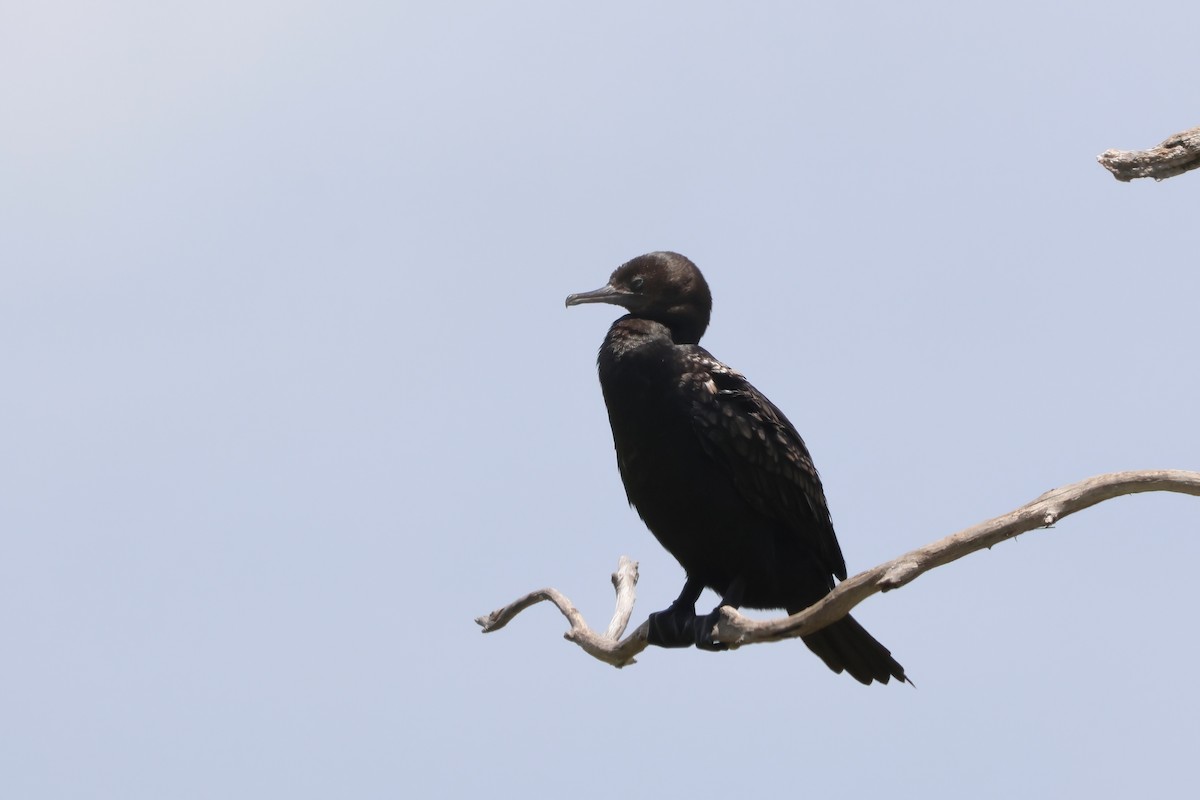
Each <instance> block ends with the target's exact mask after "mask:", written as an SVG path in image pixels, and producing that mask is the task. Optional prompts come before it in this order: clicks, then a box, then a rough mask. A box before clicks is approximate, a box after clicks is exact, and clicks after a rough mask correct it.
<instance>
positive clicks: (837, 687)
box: [0, 0, 1200, 800]
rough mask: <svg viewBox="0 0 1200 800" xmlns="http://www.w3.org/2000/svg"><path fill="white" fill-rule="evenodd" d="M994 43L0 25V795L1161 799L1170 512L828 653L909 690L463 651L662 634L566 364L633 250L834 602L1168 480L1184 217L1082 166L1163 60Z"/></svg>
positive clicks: (813, 11) (950, 570)
mask: <svg viewBox="0 0 1200 800" xmlns="http://www.w3.org/2000/svg"><path fill="white" fill-rule="evenodd" d="M991 7H992V8H993V9H994V10H991V11H981V10H979V9H978V8H974V7H971V6H970V4H966V5H964V4H962V3H916V4H914V3H904V4H896V3H876V2H862V3H844V4H838V5H836V6H834V5H832V4H825V5H821V6H818V5H817V4H803V5H802V4H795V3H781V2H766V3H754V4H746V5H745V7H742V6H739V5H738V4H730V3H708V2H687V3H683V2H678V3H654V4H645V3H641V4H629V3H606V4H603V5H597V6H593V7H592V8H587V7H585V6H583V5H581V4H574V3H549V2H546V3H455V4H450V3H443V4H434V3H424V4H420V5H416V4H412V3H405V2H400V3H396V2H391V3H383V2H379V3H358V2H349V3H347V2H342V3H328V2H320V1H317V0H314V1H313V2H303V1H302V2H299V3H296V2H288V3H284V2H257V1H256V0H249V2H237V3H234V2H207V3H203V4H170V3H168V4H164V3H159V2H155V3H151V2H142V3H134V2H121V0H118V2H115V3H110V4H105V5H103V6H98V5H96V4H89V3H79V2H53V0H51V2H38V3H23V4H17V3H10V4H8V5H6V6H3V7H2V8H0V107H2V108H3V109H4V115H3V116H4V123H3V125H0V343H2V346H0V374H2V375H3V382H2V386H3V389H2V390H0V420H2V422H0V437H2V438H0V442H2V448H0V453H2V455H0V545H2V547H3V551H2V553H0V639H2V642H3V644H2V645H0V652H2V653H3V655H2V657H0V720H3V722H2V723H0V795H3V796H4V797H6V798H14V799H15V798H85V797H86V798H122V799H123V800H129V799H131V798H153V799H154V800H162V799H163V798H223V799H224V798H243V797H244V798H264V797H281V798H282V797H287V798H309V797H311V798H328V797H354V798H375V797H379V798H385V797H386V798H393V797H435V796H436V797H451V798H458V797H464V798H465V797H471V798H474V797H517V796H520V797H566V796H573V797H581V798H600V797H611V796H613V795H614V794H619V795H621V796H624V797H631V798H642V797H654V798H663V797H673V796H684V795H686V796H689V797H696V798H707V797H729V796H734V795H735V794H736V795H744V796H769V797H829V796H833V795H835V794H837V795H839V796H847V797H856V796H863V797H866V796H881V795H883V794H884V793H886V794H887V795H888V796H893V797H920V798H923V799H926V798H962V797H971V798H1012V797H1023V798H1043V797H1044V798H1058V797H1089V798H1107V797H1114V798H1117V797H1119V798H1128V797H1134V796H1137V797H1149V796H1155V795H1167V796H1179V795H1181V794H1184V793H1186V792H1188V791H1191V790H1192V789H1193V788H1194V784H1195V776H1194V773H1195V768H1194V766H1192V765H1193V764H1194V762H1195V752H1196V748H1197V745H1198V744H1200V722H1197V719H1198V714H1197V711H1198V709H1197V705H1198V699H1200V694H1198V690H1197V688H1196V680H1195V677H1194V671H1195V666H1194V665H1195V664H1196V663H1198V662H1200V643H1198V642H1197V636H1196V632H1195V631H1196V624H1195V621H1194V619H1193V616H1194V615H1193V607H1194V604H1195V603H1194V600H1193V598H1192V596H1191V595H1192V593H1191V591H1190V589H1189V587H1190V586H1192V584H1193V583H1194V568H1195V564H1196V563H1198V562H1200V537H1197V527H1198V523H1200V500H1198V499H1197V498H1191V497H1181V496H1174V495H1165V494H1152V495H1141V496H1137V497H1127V498H1119V499H1116V500H1113V501H1111V502H1108V503H1105V504H1103V505H1101V506H1099V507H1097V508H1094V509H1091V510H1089V511H1086V512H1083V513H1081V514H1079V515H1077V516H1073V517H1071V518H1069V519H1067V520H1065V521H1063V522H1062V523H1060V524H1059V525H1058V526H1057V527H1056V528H1054V529H1053V530H1051V531H1038V532H1033V533H1029V534H1026V535H1024V536H1022V537H1020V539H1019V540H1018V541H1016V542H1013V543H1007V544H1004V545H1001V546H998V547H996V548H994V549H993V550H991V551H986V552H983V553H979V554H976V555H973V556H971V557H969V558H968V559H966V560H964V561H961V562H958V563H956V564H954V565H951V566H948V567H944V568H941V569H939V570H936V571H935V572H933V573H931V574H929V575H927V576H925V577H923V578H921V579H919V580H918V581H917V582H916V583H914V584H912V585H911V586H909V587H907V588H905V589H903V590H901V591H898V592H894V593H890V594H888V595H884V596H876V597H873V598H871V599H870V600H868V601H867V602H866V603H864V604H863V605H862V606H860V607H859V609H858V610H857V611H856V612H855V614H856V616H857V617H858V618H859V619H860V620H861V621H862V622H863V623H864V624H865V625H866V626H867V627H868V628H869V629H870V630H871V632H872V633H873V634H874V635H875V636H876V637H877V638H879V639H880V640H881V641H883V642H884V643H885V644H886V645H887V646H888V647H890V648H891V650H892V652H893V653H894V654H895V655H896V657H897V658H898V659H899V661H900V662H901V663H902V664H904V666H905V668H906V669H907V671H908V674H909V675H910V676H911V677H912V679H913V680H914V681H915V682H916V684H917V686H918V687H919V688H917V689H912V688H909V687H906V686H895V685H893V686H886V687H885V686H873V687H870V688H866V687H863V686H861V685H859V684H857V683H856V682H854V681H853V680H851V679H850V678H848V677H846V676H837V675H834V674H832V673H830V672H829V671H828V670H826V668H825V667H824V666H823V665H822V664H821V662H820V661H819V660H818V659H817V658H816V657H815V656H813V655H811V654H810V653H809V652H808V651H807V649H806V648H805V647H804V646H803V645H802V644H800V643H799V642H784V643H777V644H773V645H765V646H756V647H749V648H745V649H742V650H739V651H737V652H734V653H721V654H713V653H704V652H697V651H694V650H670V651H667V650H654V649H651V650H648V651H647V652H645V653H644V654H642V656H641V657H640V659H639V663H638V664H636V665H634V666H632V667H629V668H627V669H624V670H615V669H613V668H611V667H608V666H605V665H603V664H601V663H599V662H597V661H594V660H592V659H590V658H588V657H587V656H586V655H585V654H584V653H582V652H581V651H579V650H578V649H577V648H575V647H574V646H573V645H571V644H570V643H568V642H565V641H564V640H563V639H562V633H563V631H564V630H565V629H566V626H565V623H564V621H563V620H562V618H561V617H560V616H559V614H558V612H557V611H555V610H554V609H553V608H551V607H549V606H545V607H538V608H534V609H531V610H529V611H526V612H525V613H524V614H523V615H522V616H520V617H519V618H518V619H517V620H516V621H514V622H513V623H512V624H511V625H510V626H509V627H508V628H506V629H505V630H503V631H500V632H497V633H494V634H490V635H487V636H483V635H481V634H480V633H479V630H478V628H477V627H476V625H475V624H474V622H473V619H474V617H476V616H478V615H480V614H483V613H486V612H488V611H490V610H492V609H493V608H495V607H497V606H500V605H503V604H504V603H507V602H509V601H510V600H512V599H514V598H516V597H517V596H519V595H521V594H523V593H525V592H527V591H530V590H532V589H535V588H539V587H541V586H547V585H550V586H555V587H557V588H558V589H560V590H561V591H563V592H565V593H566V594H567V595H568V596H570V597H571V599H572V600H574V602H575V603H576V604H577V606H578V607H579V608H580V610H582V611H583V613H584V614H585V615H586V616H587V617H588V619H589V621H591V622H592V623H593V624H594V625H595V626H597V627H600V628H602V627H603V626H604V625H605V624H607V620H608V617H609V615H610V613H611V610H612V590H611V586H610V584H609V580H608V576H609V573H610V572H611V571H612V570H613V569H614V568H615V566H616V563H617V559H618V557H619V556H621V555H622V554H626V555H629V556H630V557H632V558H634V559H636V560H638V561H639V562H640V564H641V582H640V584H639V586H638V591H639V602H638V606H637V608H636V610H635V612H634V624H635V625H636V624H637V623H639V622H640V621H641V620H642V619H644V618H645V615H646V614H647V613H649V612H651V611H654V610H658V609H661V608H663V607H665V606H666V605H667V604H668V603H669V602H670V600H671V599H673V598H674V597H675V595H676V594H677V592H678V590H679V588H680V586H681V585H682V580H683V575H682V571H681V570H680V568H679V567H678V565H677V564H676V563H675V562H674V561H673V560H672V559H671V558H670V556H669V555H667V554H666V553H665V552H664V551H663V550H662V549H661V548H660V547H659V546H658V544H657V543H656V542H655V541H654V539H653V537H652V536H651V535H650V534H649V533H648V532H647V531H646V530H645V528H644V526H643V525H642V524H641V522H640V521H639V520H638V518H637V516H636V514H635V513H634V512H632V511H631V510H630V509H629V508H628V507H627V504H626V502H625V497H624V491H623V489H622V487H621V484H620V479H619V476H618V474H617V469H616V463H615V459H614V457H613V452H612V440H611V435H610V432H609V429H608V423H607V419H606V416H605V413H604V407H603V402H602V399H601V396H600V389H599V385H598V382H597V379H596V375H595V367H594V359H595V352H596V348H597V347H598V346H599V344H600V341H601V339H602V338H603V335H604V331H605V330H606V328H607V326H608V324H609V323H610V322H611V320H612V319H613V318H615V316H617V314H618V312H617V311H616V310H615V309H612V308H608V307H602V306H591V307H585V308H578V309H571V310H569V311H567V310H565V309H564V308H563V299H564V297H565V296H566V295H567V294H568V293H570V292H576V291H581V290H587V289H592V288H595V287H596V286H599V285H600V284H602V283H603V282H604V281H605V280H606V279H607V276H608V275H609V273H610V272H611V271H612V270H613V269H614V268H615V267H616V266H617V265H618V264H620V263H621V262H623V261H625V260H627V259H629V258H631V257H633V256H635V255H638V254H640V253H643V252H646V251H650V250H659V249H670V250H677V251H679V252H682V253H684V254H686V255H688V256H689V257H691V258H692V259H693V260H694V261H695V262H696V263H697V264H698V265H699V266H700V268H701V269H702V270H703V271H704V273H705V275H706V277H707V278H708V281H709V283H710V285H711V286H712V289H713V293H714V297H715V308H714V315H713V323H712V327H711V328H710V333H709V335H708V336H706V337H705V339H704V342H703V344H704V345H705V346H706V347H708V349H709V350H711V351H712V352H713V353H714V355H716V356H717V357H718V358H720V359H722V360H723V361H725V362H726V363H728V364H730V365H731V366H733V367H735V368H737V369H739V370H740V371H742V372H743V373H745V374H746V375H747V376H748V377H749V378H750V379H751V380H752V381H753V382H754V383H755V384H756V385H757V386H758V387H759V388H760V389H762V390H763V391H764V392H766V393H767V394H768V396H770V397H771V399H772V400H773V401H774V402H775V403H776V404H777V405H779V406H780V407H781V408H782V409H783V410H784V411H785V412H786V413H787V415H788V416H789V417H790V418H791V420H792V421H793V422H794V423H795V424H796V426H797V427H798V428H799V430H800V432H801V433H802V434H803V436H804V437H805V439H806V440H807V442H808V444H809V447H810V449H811V450H812V452H813V456H814V458H815V460H816V463H817V466H818V468H819V469H820V470H821V473H822V476H823V478H824V481H825V487H826V493H827V496H828V498H829V503H830V507H831V509H832V512H833V518H834V522H835V525H836V526H837V530H838V535H839V538H840V540H841V543H842V549H843V551H844V552H845V554H846V560H847V563H848V566H849V569H850V572H851V573H854V572H857V571H860V570H862V569H866V568H868V567H870V566H873V565H875V564H877V563H879V562H881V561H883V560H886V559H889V558H892V557H894V556H896V555H899V554H901V553H903V552H905V551H907V550H909V549H912V548H914V547H917V546H920V545H922V544H925V543H927V542H929V541H932V540H934V539H937V538H940V537H942V536H945V535H947V534H950V533H953V532H954V531H956V530H959V529H961V528H963V527H966V526H968V525H971V524H973V523H976V522H979V521H981V520H983V519H986V518H988V517H990V516H994V515H996V514H1000V513H1003V512H1005V511H1008V510H1010V509H1012V508H1014V507H1016V506H1018V505H1020V504H1022V503H1024V502H1026V501H1028V500H1031V499H1033V498H1034V497H1036V496H1037V495H1039V494H1041V493H1042V492H1044V491H1046V490H1047V489H1050V488H1052V487H1054V486H1058V485H1061V484H1064V483H1069V482H1072V481H1075V480H1079V479H1082V478H1084V477H1087V476H1090V475H1094V474H1098V473H1102V472H1108V471H1113V470H1125V469H1141V468H1181V469H1197V468H1200V457H1198V456H1197V454H1198V453H1200V427H1198V426H1197V424H1196V408H1197V406H1198V404H1200V370H1197V368H1196V351H1197V322H1196V319H1197V302H1198V297H1200V272H1198V270H1197V265H1196V255H1195V251H1196V244H1195V242H1196V230H1197V223H1196V211H1195V210H1196V208H1197V205H1198V204H1200V175H1196V174H1192V175H1185V176H1181V177H1178V178H1174V179H1172V180H1169V181H1166V182H1164V183H1159V184H1154V183H1151V182H1145V181H1142V182H1136V183H1133V184H1121V183H1118V182H1117V181H1115V180H1113V178H1112V177H1111V176H1110V175H1109V174H1108V173H1107V172H1106V171H1104V170H1103V169H1102V168H1101V167H1099V166H1098V165H1097V164H1096V162H1095V156H1096V155H1097V154H1098V153H1100V152H1101V151H1103V150H1105V149H1107V148H1110V147H1119V148H1141V147H1148V146H1151V145H1153V144H1156V143H1157V142H1159V141H1161V140H1162V139H1163V138H1165V137H1166V136H1168V135H1170V134H1173V133H1175V132H1177V131H1180V130H1183V129H1185V128H1188V127H1191V126H1194V125H1197V124H1200V114H1198V112H1197V111H1196V109H1197V108H1200V82H1197V81H1196V80H1194V79H1193V77H1194V76H1195V75H1196V74H1197V73H1198V71H1200V50H1198V49H1197V47H1196V38H1195V32H1196V30H1197V29H1198V28H1200V6H1198V5H1197V4H1196V3H1194V2H1173V1H1170V0H1168V2H1166V3H1163V4H1159V5H1157V6H1155V9H1154V12H1153V20H1152V21H1150V22H1146V21H1142V20H1141V18H1140V15H1141V14H1143V13H1149V12H1140V11H1137V10H1136V7H1135V6H1130V5H1127V4H1107V3H1096V2H1089V3H1083V2H1074V3H1058V4H1053V5H1047V4H1045V3H1036V4H1035V3H1003V4H992V6H991ZM712 601H713V598H712V597H710V596H707V595H706V596H705V598H703V599H702V601H701V602H702V607H703V608H707V607H708V606H710V605H711V603H712Z"/></svg>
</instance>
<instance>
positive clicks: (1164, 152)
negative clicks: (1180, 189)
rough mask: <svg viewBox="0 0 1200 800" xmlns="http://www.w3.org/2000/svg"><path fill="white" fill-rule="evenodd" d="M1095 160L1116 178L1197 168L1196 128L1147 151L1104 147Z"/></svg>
mask: <svg viewBox="0 0 1200 800" xmlns="http://www.w3.org/2000/svg"><path fill="white" fill-rule="evenodd" d="M1096 160H1097V161H1099V162H1100V165H1101V166H1103V167H1104V168H1105V169H1106V170H1108V171H1109V172H1111V173H1112V174H1113V177H1114V178H1116V179H1117V180H1119V181H1125V182H1129V181H1131V180H1133V179H1134V178H1154V180H1156V181H1161V180H1165V179H1166V178H1173V177H1175V176H1176V175H1182V174H1183V173H1185V172H1188V171H1190V170H1193V169H1196V168H1197V167H1200V128H1192V129H1191V130H1186V131H1184V132H1183V133H1177V134H1175V135H1174V136H1172V137H1170V138H1169V139H1167V140H1166V141H1164V142H1163V143H1162V144H1160V145H1158V146H1157V147H1152V148H1150V149H1149V150H1105V151H1104V152H1103V153H1101V154H1100V155H1098V156H1096Z"/></svg>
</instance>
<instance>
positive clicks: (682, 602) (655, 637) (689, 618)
mask: <svg viewBox="0 0 1200 800" xmlns="http://www.w3.org/2000/svg"><path fill="white" fill-rule="evenodd" d="M702 591H704V584H703V583H701V582H700V581H698V580H696V579H695V578H692V577H690V576H689V577H688V579H687V581H686V582H685V583H684V584H683V591H682V592H680V593H679V597H677V598H675V602H673V603H671V605H670V607H669V608H667V610H666V611H656V612H654V613H653V614H651V615H650V631H649V633H648V634H647V635H646V641H647V642H649V643H650V644H653V645H657V646H658V647H691V646H692V645H693V644H695V643H696V633H695V623H696V601H697V600H698V599H700V593H701V592H702Z"/></svg>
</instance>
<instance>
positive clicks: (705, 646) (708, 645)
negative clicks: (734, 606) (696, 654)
mask: <svg viewBox="0 0 1200 800" xmlns="http://www.w3.org/2000/svg"><path fill="white" fill-rule="evenodd" d="M720 621H721V607H720V606H717V607H716V608H714V609H713V610H712V613H711V614H705V615H704V616H703V617H695V618H694V619H693V623H694V624H695V631H694V635H695V637H696V638H695V642H696V647H697V648H699V649H700V650H711V651H714V652H719V651H721V650H728V649H729V645H727V644H725V643H723V642H718V641H717V640H716V639H714V638H713V629H714V628H716V627H717V623H718V622H720Z"/></svg>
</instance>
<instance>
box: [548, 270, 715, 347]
mask: <svg viewBox="0 0 1200 800" xmlns="http://www.w3.org/2000/svg"><path fill="white" fill-rule="evenodd" d="M583 303H612V304H613V305H618V306H622V307H623V308H625V309H627V310H628V311H629V313H630V314H632V315H633V316H635V317H642V318H644V319H652V320H654V321H655V322H661V323H662V324H664V325H666V326H667V327H668V328H670V329H671V338H672V339H674V341H675V342H676V343H677V344H695V343H696V342H699V341H700V337H701V336H703V335H704V331H705V329H706V328H708V320H709V316H710V315H711V314H712V294H711V293H710V292H709V291H708V282H707V281H705V280H704V276H703V275H701V274H700V270H699V269H697V268H696V265H695V264H693V263H692V262H691V261H690V260H689V259H687V258H686V257H684V256H681V255H679V253H670V252H657V253H647V254H646V255H644V256H638V257H637V258H635V259H633V260H631V261H627V262H625V263H624V264H622V265H621V266H619V267H617V270H616V271H615V272H614V273H613V274H612V277H610V278H609V279H608V283H607V284H605V285H604V286H601V287H600V288H599V289H596V290H594V291H591V292H581V293H579V294H573V295H570V296H569V297H567V305H568V306H577V305H581V304H583Z"/></svg>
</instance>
